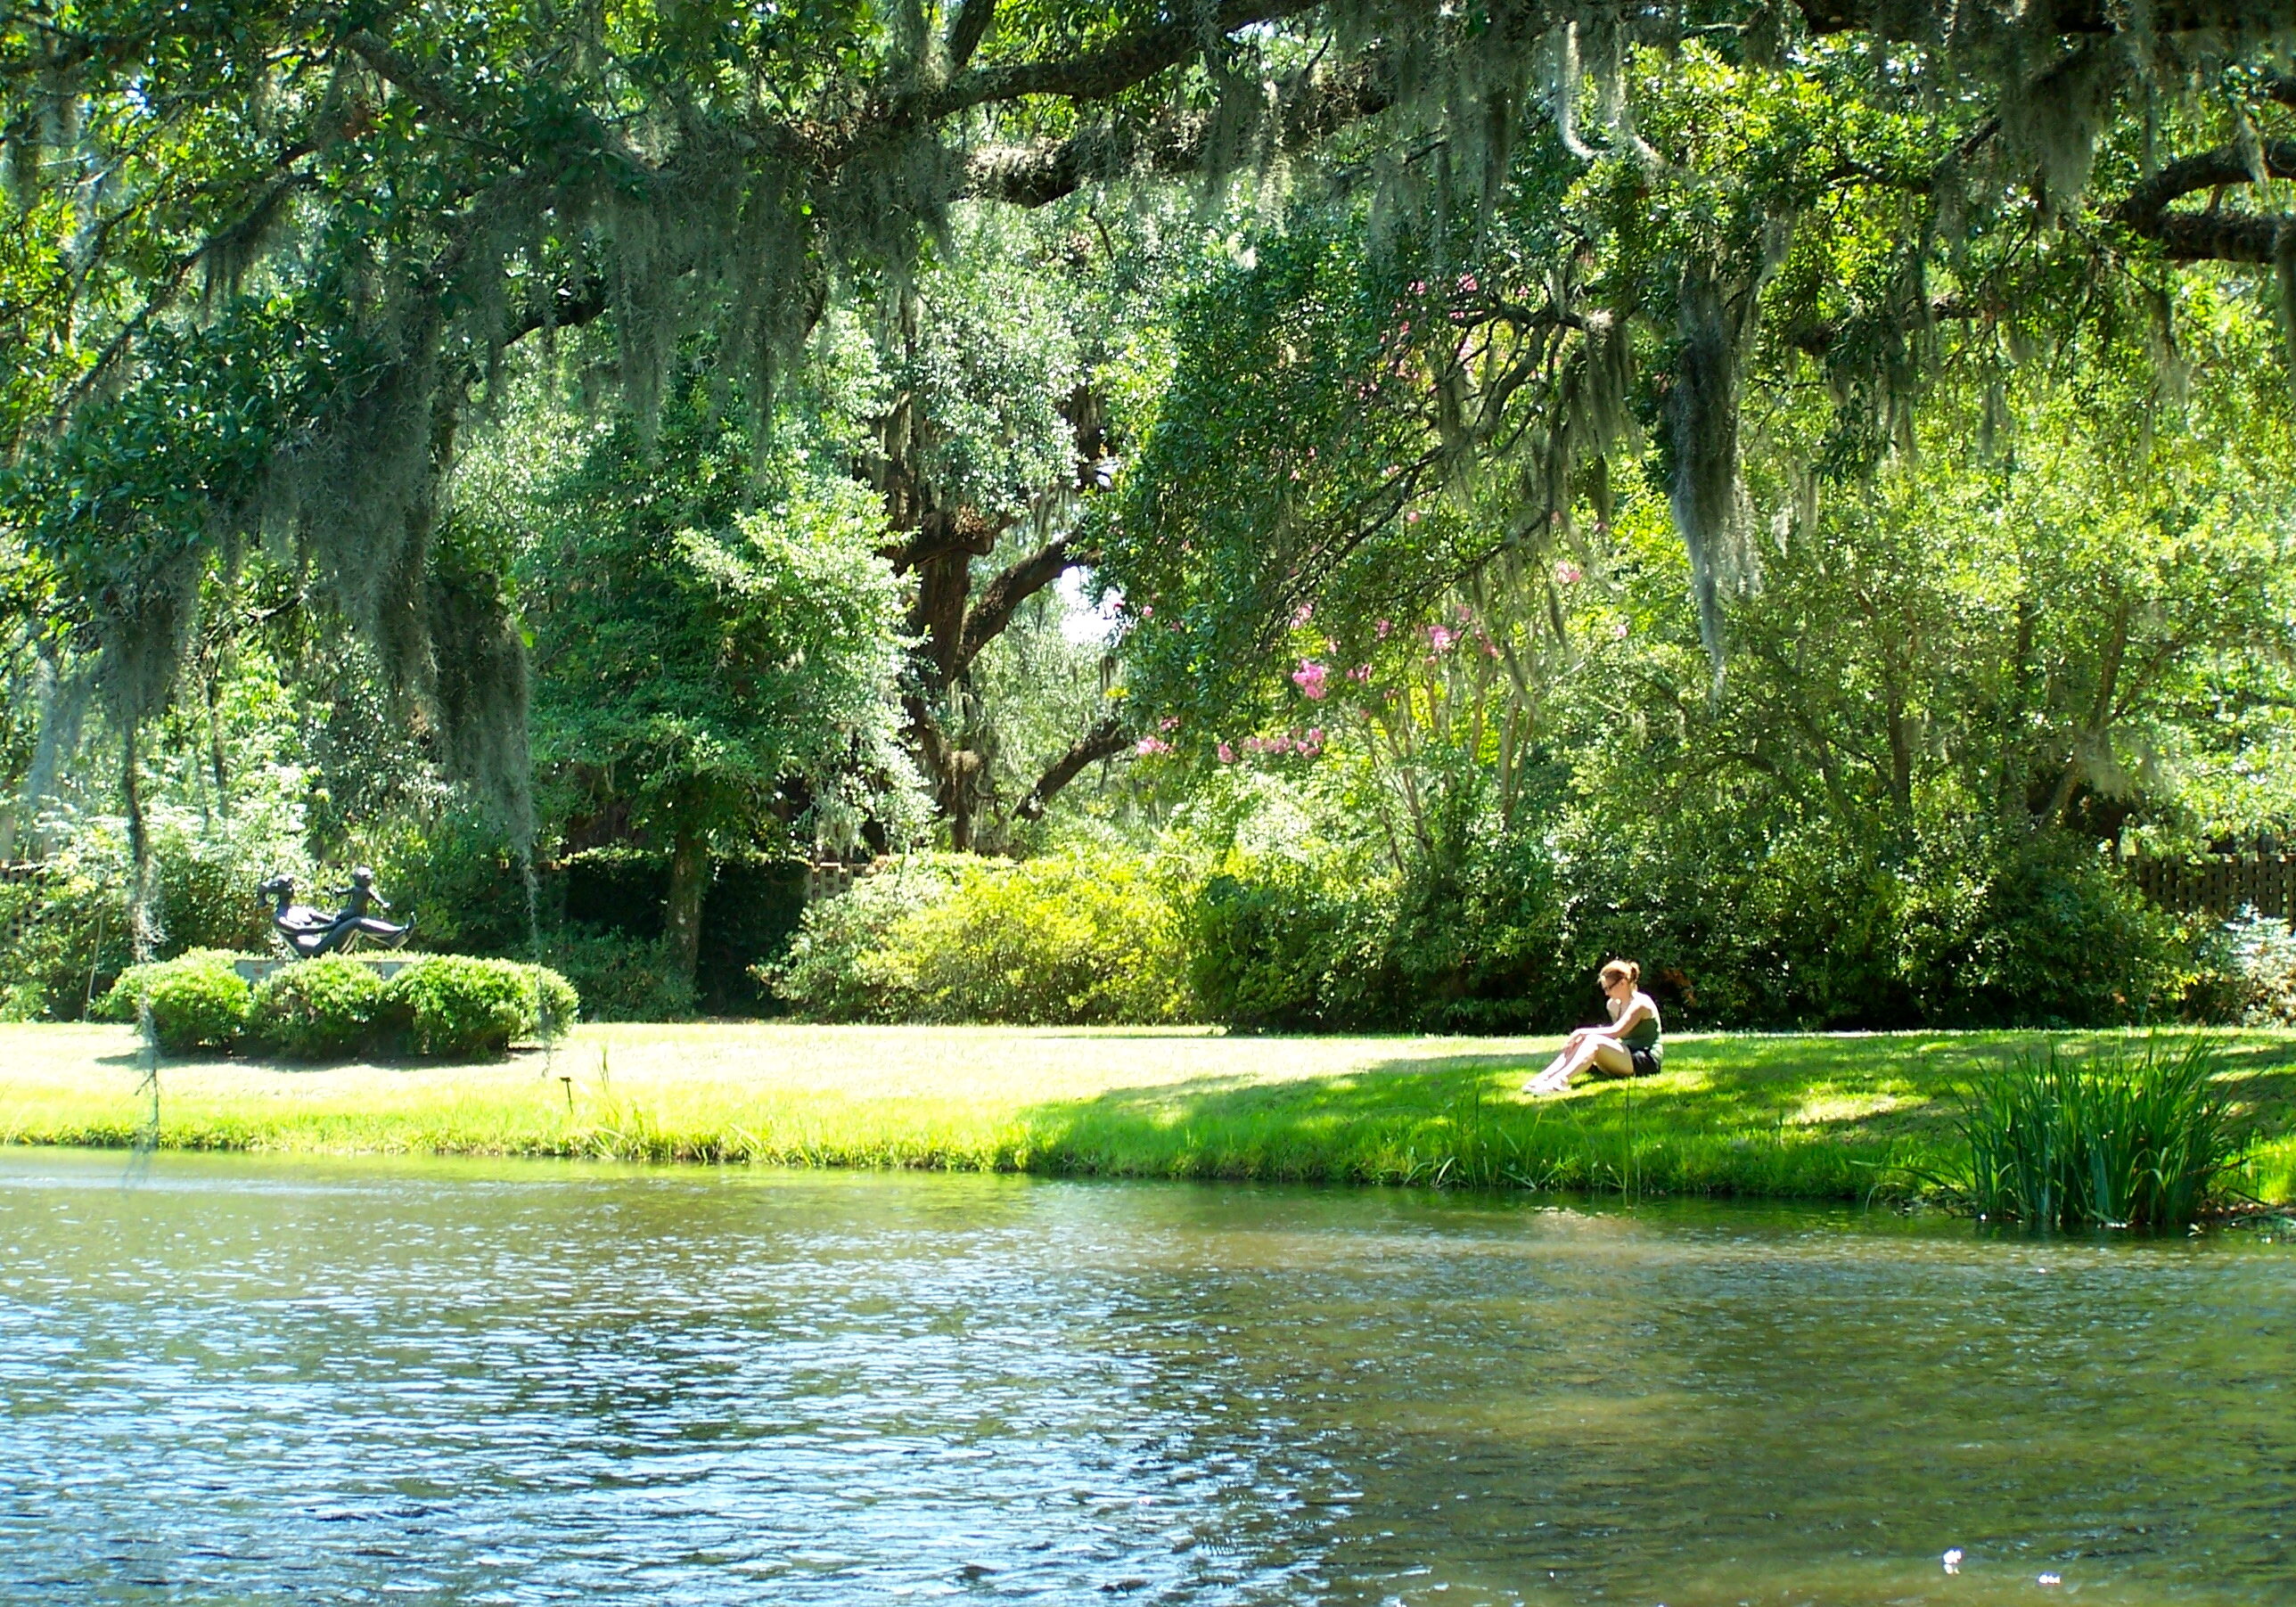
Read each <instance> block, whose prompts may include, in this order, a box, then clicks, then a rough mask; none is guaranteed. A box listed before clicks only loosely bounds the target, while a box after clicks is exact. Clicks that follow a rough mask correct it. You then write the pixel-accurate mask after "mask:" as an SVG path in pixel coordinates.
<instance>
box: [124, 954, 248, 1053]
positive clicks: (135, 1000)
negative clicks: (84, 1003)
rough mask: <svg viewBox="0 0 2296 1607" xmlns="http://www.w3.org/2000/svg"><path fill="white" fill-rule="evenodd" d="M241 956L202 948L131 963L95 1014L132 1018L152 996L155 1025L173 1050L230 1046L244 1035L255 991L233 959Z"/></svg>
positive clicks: (164, 1045)
mask: <svg viewBox="0 0 2296 1607" xmlns="http://www.w3.org/2000/svg"><path fill="white" fill-rule="evenodd" d="M240 957H241V956H239V955H231V954H225V953H218V952H216V951H212V950H198V951H194V952H193V953H191V954H187V955H178V956H177V957H176V958H175V959H172V960H160V961H155V962H153V963H150V964H145V965H131V966H129V967H128V968H127V970H126V971H124V972H120V974H119V980H118V981H116V982H114V983H113V984H112V985H111V991H110V992H109V993H107V994H105V995H104V996H103V997H102V998H101V999H99V1000H97V1001H96V1004H95V1010H94V1014H95V1016H96V1018H97V1019H98V1020H101V1021H134V1020H135V1019H136V1011H137V1006H138V1005H139V1004H143V1003H144V1002H147V1001H148V1002H149V1003H150V1004H151V1007H152V1032H153V1034H154V1035H155V1036H156V1037H158V1038H159V1040H160V1048H162V1049H164V1050H166V1051H167V1052H168V1054H189V1053H190V1052H191V1051H193V1050H194V1049H229V1048H232V1047H233V1046H234V1045H236V1044H237V1043H238V1042H239V1040H240V1038H241V1037H242V1036H244V1035H245V1033H246V1031H247V1028H248V1021H249V1018H250V1012H251V1010H252V1007H253V1003H254V996H253V992H252V990H251V989H250V988H249V987H248V985H247V983H246V981H245V980H243V979H242V977H241V976H240V974H239V972H236V971H234V970H233V969H232V961H233V960H234V959H236V958H240Z"/></svg>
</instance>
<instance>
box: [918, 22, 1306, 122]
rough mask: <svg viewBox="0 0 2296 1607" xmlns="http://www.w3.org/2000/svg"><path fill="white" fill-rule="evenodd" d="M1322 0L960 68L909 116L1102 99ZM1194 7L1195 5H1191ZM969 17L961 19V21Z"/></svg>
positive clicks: (1172, 25) (1162, 26) (1171, 24)
mask: <svg viewBox="0 0 2296 1607" xmlns="http://www.w3.org/2000/svg"><path fill="white" fill-rule="evenodd" d="M1320 4H1323V0H1226V4H1222V5H1221V6H1220V7H1219V9H1218V11H1216V12H1212V13H1211V15H1210V16H1209V17H1202V16H1191V17H1189V18H1188V19H1187V20H1176V21H1171V22H1164V23H1160V24H1158V25H1157V26H1155V27H1153V28H1146V29H1141V30H1140V31H1139V32H1138V33H1136V34H1134V35H1133V36H1132V37H1129V38H1127V39H1119V40H1118V41H1117V42H1116V43H1114V44H1112V45H1106V46H1104V47H1103V48H1102V49H1099V50H1096V51H1094V52H1092V53H1089V54H1087V55H1081V56H1071V57H1070V58H1068V59H1067V60H1065V61H1013V62H1010V63H1007V64H1005V65H1001V66H996V67H982V68H976V69H974V70H971V71H969V72H964V73H960V74H958V75H957V76H956V77H955V78H952V79H951V80H950V81H949V82H948V83H947V85H945V86H942V87H941V88H940V89H939V90H936V91H933V92H931V94H926V95H923V96H922V97H921V98H920V99H919V101H918V102H916V103H915V104H914V107H913V108H906V109H904V110H905V111H907V112H908V115H910V116H912V117H919V118H922V119H926V120H929V121H934V122H938V121H939V119H942V118H946V117H949V116H952V115H954V114H955V113H956V112H959V111H970V110H971V109H972V108H973V107H975V106H986V105H989V104H992V103H994V102H1000V101H1017V100H1021V99H1022V98H1024V97H1026V96H1029V95H1039V94H1041V95H1054V96H1058V97H1060V98H1062V99H1063V100H1070V101H1103V100H1106V99H1107V98H1108V97H1109V96H1111V95H1113V94H1122V93H1123V92H1124V91H1125V90H1128V89H1129V88H1131V87H1133V86H1135V85H1136V84H1144V83H1145V82H1147V81H1148V80H1149V79H1150V78H1154V77H1155V76H1156V75H1157V74H1158V73H1160V72H1162V71H1163V70H1165V69H1166V68H1168V67H1177V66H1178V65H1179V64H1180V63H1181V62H1183V61H1186V60H1187V59H1188V58H1189V57H1190V56H1193V55H1194V54H1195V53H1197V52H1198V51H1200V50H1201V49H1203V48H1204V47H1205V46H1206V45H1210V44H1211V43H1213V42H1214V41H1215V40H1218V39H1220V38H1223V37H1226V35H1229V34H1232V33H1234V32H1235V31H1236V30H1237V29H1241V28H1249V27H1251V25H1252V24H1254V23H1258V22H1273V21H1275V20H1279V19H1281V18H1283V17H1289V16H1293V15H1296V14H1297V13H1299V12H1305V11H1313V10H1314V9H1315V8H1316V6H1317V5H1320ZM1191 9H1193V8H1191ZM963 25H964V19H962V18H960V19H958V26H960V27H962V26H963Z"/></svg>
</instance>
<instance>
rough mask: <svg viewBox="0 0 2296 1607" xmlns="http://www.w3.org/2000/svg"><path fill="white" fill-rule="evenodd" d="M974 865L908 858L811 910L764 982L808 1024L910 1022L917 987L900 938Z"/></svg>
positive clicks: (947, 858) (763, 972)
mask: <svg viewBox="0 0 2296 1607" xmlns="http://www.w3.org/2000/svg"><path fill="white" fill-rule="evenodd" d="M967 865H968V861H967V859H966V858H965V857H964V856H963V855H956V854H908V855H904V856H902V857H900V858H898V859H896V860H893V861H892V862H891V863H890V864H888V865H883V866H881V867H880V868H879V869H877V870H875V871H874V872H873V873H871V874H869V875H866V876H864V877H862V878H860V879H859V880H858V881H856V882H855V883H854V884H853V886H852V888H851V889H850V890H848V891H846V892H844V893H841V894H840V895H838V896H836V897H834V898H824V899H821V900H818V901H817V902H816V903H814V904H811V905H808V906H807V907H806V911H805V914H804V916H803V918H802V919H801V920H800V921H799V924H798V930H797V936H796V938H795V939H793V940H792V941H791V945H790V951H789V953H788V954H787V955H785V956H783V958H782V959H780V960H779V961H775V962H772V963H767V964H765V965H763V966H760V967H759V970H758V979H759V980H761V981H763V982H764V983H765V984H766V985H767V986H768V987H770V988H772V989H773V990H774V992H775V994H776V995H778V996H780V997H781V998H783V1000H785V1001H787V1003H788V1004H789V1005H790V1008H791V1010H792V1011H793V1012H794V1013H796V1014H797V1015H799V1017H801V1018H803V1019H805V1020H807V1021H906V1020H909V1019H911V1015H912V1013H913V1012H914V1009H915V1008H916V998H915V991H916V981H915V978H914V974H913V973H912V972H910V971H909V970H908V968H907V967H906V964H905V963H903V962H902V960H901V958H900V957H899V955H898V953H897V939H896V937H895V933H896V932H897V931H898V930H899V929H900V928H901V927H902V925H903V923H904V922H906V921H908V920H909V919H910V918H911V917H913V916H915V915H918V914H922V913H923V912H924V911H925V910H927V909H930V908H931V907H932V906H935V905H937V904H939V903H941V902H943V901H944V900H946V899H947V898H948V897H949V895H950V893H951V892H952V891H953V890H954V889H955V886H956V883H957V881H958V879H959V877H960V876H961V875H962V874H963V873H964V870H965V869H966V868H967Z"/></svg>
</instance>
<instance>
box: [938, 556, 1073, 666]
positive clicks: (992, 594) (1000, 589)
mask: <svg viewBox="0 0 2296 1607" xmlns="http://www.w3.org/2000/svg"><path fill="white" fill-rule="evenodd" d="M1083 562H1086V560H1085V558H1084V557H1083V555H1082V554H1080V553H1076V552H1075V551H1073V550H1072V549H1071V548H1070V545H1069V538H1068V537H1065V536H1063V537H1061V538H1060V539H1059V540H1058V541H1055V542H1053V543H1052V544H1050V545H1047V546H1044V547H1040V548H1038V549H1037V551H1036V552H1034V553H1030V554H1029V556H1028V557H1026V558H1023V559H1021V561H1020V562H1017V563H1015V564H1013V565H1012V566H1011V567H1010V568H1008V569H1007V570H1005V572H1004V573H1003V574H1001V575H999V576H997V577H996V579H994V580H991V581H990V582H989V583H988V586H986V587H985V588H984V589H983V590H982V591H981V594H980V600H979V601H978V602H976V603H973V605H972V608H971V610H969V611H967V612H966V614H965V616H964V640H963V642H962V643H961V644H959V646H958V647H957V650H956V664H955V668H958V669H962V668H964V667H965V666H966V665H967V664H970V663H972V660H974V659H975V658H976V657H978V656H979V655H980V650H981V649H982V648H984V647H986V646H988V644H990V643H991V642H993V641H995V640H996V638H997V637H998V636H1000V635H1003V634H1004V632H1005V627H1006V626H1008V625H1010V624H1011V623H1012V622H1013V610H1014V609H1016V608H1018V607H1020V606H1021V603H1025V602H1027V601H1028V600H1029V598H1031V597H1033V596H1035V595H1036V594H1037V593H1038V592H1041V591H1043V590H1044V589H1045V588H1046V586H1050V585H1051V584H1052V583H1053V582H1054V581H1055V580H1057V579H1059V578H1061V577H1062V575H1064V574H1066V573H1067V572H1068V571H1069V570H1072V569H1074V568H1076V567H1077V566H1078V564H1080V563H1083Z"/></svg>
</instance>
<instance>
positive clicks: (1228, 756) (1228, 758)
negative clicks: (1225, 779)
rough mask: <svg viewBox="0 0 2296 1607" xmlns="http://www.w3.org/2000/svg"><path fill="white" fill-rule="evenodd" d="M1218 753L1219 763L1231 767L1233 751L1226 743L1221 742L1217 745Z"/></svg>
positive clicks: (1233, 761)
mask: <svg viewBox="0 0 2296 1607" xmlns="http://www.w3.org/2000/svg"><path fill="white" fill-rule="evenodd" d="M1218 752H1219V762H1220V763H1222V764H1223V765H1232V764H1234V763H1235V750H1234V749H1233V748H1231V747H1229V746H1228V745H1227V744H1226V742H1222V743H1221V744H1220V745H1219V749H1218Z"/></svg>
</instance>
